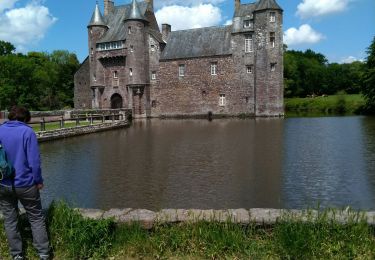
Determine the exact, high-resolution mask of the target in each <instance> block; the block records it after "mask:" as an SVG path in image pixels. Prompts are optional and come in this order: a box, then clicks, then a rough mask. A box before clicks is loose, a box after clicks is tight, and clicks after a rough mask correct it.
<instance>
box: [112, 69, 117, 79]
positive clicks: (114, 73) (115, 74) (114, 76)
mask: <svg viewBox="0 0 375 260" xmlns="http://www.w3.org/2000/svg"><path fill="white" fill-rule="evenodd" d="M113 78H114V79H118V72H117V70H115V71H114V72H113Z"/></svg>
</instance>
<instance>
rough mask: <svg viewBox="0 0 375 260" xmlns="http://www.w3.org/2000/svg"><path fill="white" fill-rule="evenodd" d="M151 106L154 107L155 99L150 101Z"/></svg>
mask: <svg viewBox="0 0 375 260" xmlns="http://www.w3.org/2000/svg"><path fill="white" fill-rule="evenodd" d="M151 107H154V108H155V107H156V100H152V101H151Z"/></svg>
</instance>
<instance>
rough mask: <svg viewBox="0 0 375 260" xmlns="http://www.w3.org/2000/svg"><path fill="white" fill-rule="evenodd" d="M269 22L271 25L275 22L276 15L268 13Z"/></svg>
mask: <svg viewBox="0 0 375 260" xmlns="http://www.w3.org/2000/svg"><path fill="white" fill-rule="evenodd" d="M270 22H271V23H274V22H276V13H275V12H270Z"/></svg>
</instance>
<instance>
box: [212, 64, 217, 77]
mask: <svg viewBox="0 0 375 260" xmlns="http://www.w3.org/2000/svg"><path fill="white" fill-rule="evenodd" d="M211 75H217V62H211Z"/></svg>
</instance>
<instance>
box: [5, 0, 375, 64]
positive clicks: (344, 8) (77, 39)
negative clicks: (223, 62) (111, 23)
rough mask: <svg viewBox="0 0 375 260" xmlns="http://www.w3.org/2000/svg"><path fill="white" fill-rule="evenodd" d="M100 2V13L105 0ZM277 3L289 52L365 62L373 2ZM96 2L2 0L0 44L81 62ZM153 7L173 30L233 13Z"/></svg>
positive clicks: (195, 2)
mask: <svg viewBox="0 0 375 260" xmlns="http://www.w3.org/2000/svg"><path fill="white" fill-rule="evenodd" d="M138 1H141V0H138ZM254 1H255V0H254ZM254 1H252V0H241V3H252V2H254ZM98 2H99V6H100V8H101V11H102V13H103V0H99V1H98ZM114 2H115V5H122V4H128V3H130V2H131V0H114ZM277 3H278V4H279V5H280V6H281V7H282V8H283V10H284V24H283V31H284V43H286V44H287V45H288V49H289V50H302V51H304V50H306V49H312V50H313V51H315V52H319V53H322V54H324V55H325V56H326V57H327V59H328V60H329V62H338V63H348V62H352V61H356V60H360V61H363V60H365V58H366V49H367V48H368V46H369V45H370V43H371V41H372V39H373V38H374V37H375V0H277ZM95 4H96V0H0V40H3V41H8V42H11V43H12V44H13V45H15V46H16V48H17V52H24V53H27V52H28V51H43V52H52V51H53V50H68V51H70V52H73V53H76V54H77V57H78V59H79V60H80V61H83V60H84V59H85V58H86V56H87V55H88V42H87V24H88V23H89V21H90V18H91V15H92V13H93V11H94V8H95ZM154 6H155V13H156V17H157V19H158V22H159V25H160V24H162V23H169V24H171V25H172V31H174V30H181V29H190V28H199V27H208V26H223V25H227V24H230V23H231V19H232V17H233V12H234V0H154Z"/></svg>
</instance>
